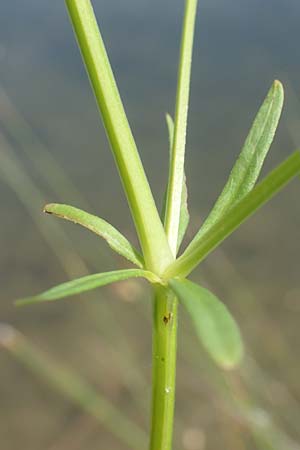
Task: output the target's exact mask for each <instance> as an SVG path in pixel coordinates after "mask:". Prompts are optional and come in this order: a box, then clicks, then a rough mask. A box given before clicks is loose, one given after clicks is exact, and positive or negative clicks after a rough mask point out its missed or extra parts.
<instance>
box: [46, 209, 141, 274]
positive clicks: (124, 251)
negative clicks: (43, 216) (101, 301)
mask: <svg viewBox="0 0 300 450" xmlns="http://www.w3.org/2000/svg"><path fill="white" fill-rule="evenodd" d="M44 212H46V213H48V214H54V215H55V216H57V217H60V218H62V219H66V220H70V221H71V222H74V223H78V224H79V225H82V226H83V227H85V228H87V229H88V230H90V231H93V233H96V234H98V236H101V237H102V238H103V239H105V240H106V242H107V243H108V245H109V246H110V247H111V248H112V249H113V250H114V251H115V252H117V253H119V255H122V256H124V258H126V259H128V260H129V261H131V262H132V263H133V264H135V265H137V266H138V267H140V268H143V267H144V261H143V257H142V255H141V254H140V253H139V252H138V251H137V250H136V249H135V248H134V246H133V245H131V243H130V242H129V241H128V240H127V239H126V238H125V237H124V236H123V235H122V234H121V233H120V232H119V231H118V230H117V229H116V228H114V227H113V226H112V225H110V223H108V222H106V221H105V220H103V219H100V217H97V216H94V215H92V214H89V213H87V212H85V211H82V210H81V209H78V208H74V207H73V206H69V205H62V204H58V203H50V204H49V205H46V206H45V208H44Z"/></svg>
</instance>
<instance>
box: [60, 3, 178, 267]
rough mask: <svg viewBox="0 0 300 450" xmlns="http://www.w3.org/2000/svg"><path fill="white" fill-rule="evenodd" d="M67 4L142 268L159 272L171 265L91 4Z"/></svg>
mask: <svg viewBox="0 0 300 450" xmlns="http://www.w3.org/2000/svg"><path fill="white" fill-rule="evenodd" d="M65 1H66V6H67V9H68V12H69V15H70V19H71V22H72V25H73V28H74V32H75V35H76V38H77V41H78V45H79V48H80V51H81V54H82V58H83V60H84V62H85V66H86V69H87V72H88V75H89V78H90V81H91V85H92V87H93V91H94V94H95V97H96V101H97V104H98V106H99V109H100V112H101V116H102V119H103V123H104V126H105V129H106V133H107V136H108V139H109V142H110V145H111V148H112V152H113V155H114V158H115V161H116V164H117V167H118V170H119V173H120V177H121V180H122V183H123V186H124V190H125V193H126V196H127V200H128V203H129V206H130V210H131V214H132V217H133V220H134V223H135V227H136V230H137V233H138V236H139V240H140V243H141V246H142V249H143V255H144V258H145V262H146V266H147V268H148V269H150V270H152V271H154V272H156V273H157V274H160V273H162V272H163V270H164V269H165V268H166V267H167V266H168V265H169V264H170V263H171V262H172V259H173V258H172V254H171V251H170V248H169V245H168V241H167V237H166V234H165V232H164V228H163V225H162V223H161V220H160V217H159V214H158V211H157V208H156V205H155V202H154V199H153V196H152V192H151V189H150V186H149V183H148V180H147V177H146V174H145V171H144V168H143V165H142V162H141V159H140V156H139V153H138V150H137V147H136V143H135V140H134V137H133V135H132V132H131V129H130V125H129V123H128V120H127V117H126V113H125V110H124V107H123V103H122V100H121V97H120V94H119V91H118V88H117V84H116V81H115V77H114V74H113V71H112V68H111V65H110V62H109V59H108V56H107V53H106V49H105V46H104V42H103V39H102V36H101V33H100V30H99V27H98V24H97V20H96V17H95V14H94V10H93V7H92V4H91V1H90V0H65Z"/></svg>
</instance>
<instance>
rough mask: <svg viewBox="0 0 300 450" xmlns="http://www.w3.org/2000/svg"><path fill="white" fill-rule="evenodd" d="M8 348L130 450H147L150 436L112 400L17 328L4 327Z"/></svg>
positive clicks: (2, 340) (0, 330) (1, 338)
mask: <svg viewBox="0 0 300 450" xmlns="http://www.w3.org/2000/svg"><path fill="white" fill-rule="evenodd" d="M1 347H4V348H5V349H6V350H7V351H9V352H10V353H11V354H12V355H13V356H14V357H15V358H16V359H17V360H18V361H20V362H21V363H22V364H23V365H24V366H25V367H27V368H28V369H29V370H30V371H32V372H33V373H34V374H35V375H37V376H38V377H39V378H40V379H41V380H42V381H44V382H46V383H48V384H49V385H50V386H51V387H52V388H53V389H54V390H55V391H57V392H58V393H60V394H62V395H64V396H65V397H67V398H68V399H70V400H71V401H72V402H74V403H75V404H77V405H78V406H79V407H80V408H81V409H82V410H83V411H86V412H87V413H88V414H90V415H91V416H93V417H94V418H95V419H96V420H98V421H99V423H100V424H101V425H102V426H104V427H105V428H106V429H107V430H108V431H109V432H111V433H112V435H113V436H116V437H117V438H118V439H119V440H120V442H122V443H123V444H124V445H125V446H126V447H127V446H128V447H129V448H131V449H134V450H141V449H145V448H146V445H145V443H146V442H147V435H146V433H144V431H143V430H142V429H140V428H139V427H138V425H136V424H135V423H134V422H133V421H131V420H130V419H129V418H127V417H126V415H123V414H122V412H121V411H120V410H119V408H116V407H115V406H114V405H113V404H112V403H111V402H110V401H109V399H106V398H105V397H104V396H102V395H101V394H100V393H99V392H97V390H96V389H95V388H94V387H93V386H91V385H90V384H88V383H87V381H85V380H84V379H83V378H81V377H80V376H78V375H77V374H75V373H74V372H73V371H71V370H70V369H68V368H66V367H64V366H63V365H62V364H61V363H59V364H58V363H57V362H56V361H54V360H53V359H50V358H49V356H47V355H46V354H45V353H43V352H41V351H40V350H39V349H38V348H36V347H35V346H34V345H33V344H32V343H31V342H30V341H29V340H28V339H26V338H25V337H24V336H23V335H22V334H21V333H19V332H18V331H16V330H15V329H14V328H13V327H11V326H9V325H6V324H0V348H1Z"/></svg>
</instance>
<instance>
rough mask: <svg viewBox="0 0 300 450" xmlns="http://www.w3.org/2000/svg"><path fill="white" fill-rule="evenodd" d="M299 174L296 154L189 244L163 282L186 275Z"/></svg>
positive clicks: (299, 161) (299, 167) (297, 153)
mask: <svg viewBox="0 0 300 450" xmlns="http://www.w3.org/2000/svg"><path fill="white" fill-rule="evenodd" d="M299 174H300V153H299V151H296V152H294V153H293V154H292V155H291V156H290V157H289V158H287V159H286V160H285V161H284V162H283V163H281V164H280V165H279V166H278V167H276V168H275V169H274V170H273V171H272V172H271V173H270V174H269V175H268V176H267V177H266V178H265V179H264V180H263V181H261V182H260V183H259V184H258V185H257V186H256V187H255V188H254V189H253V190H252V191H251V192H249V194H247V195H246V196H245V197H244V198H243V199H242V200H241V201H240V202H239V203H238V204H237V205H236V206H234V207H233V208H231V209H230V210H229V211H228V213H226V214H225V215H224V216H223V217H222V220H221V221H219V222H217V223H216V224H215V225H213V226H212V227H211V228H210V229H209V230H208V231H207V232H206V233H205V234H204V235H203V236H202V237H201V239H200V240H199V241H198V242H195V243H191V244H190V245H189V246H188V247H187V249H186V250H185V252H184V253H183V254H182V255H181V256H180V258H178V259H177V260H176V261H175V262H174V263H173V264H171V265H170V267H169V268H168V269H167V270H166V272H165V273H164V275H163V277H164V279H169V278H173V277H175V276H186V275H188V274H189V273H190V272H191V271H192V270H193V269H194V268H195V267H196V266H197V265H198V264H199V263H200V262H201V261H202V260H203V259H204V258H205V257H206V256H207V255H208V254H209V253H210V252H212V251H213V250H214V249H215V248H216V247H217V246H218V245H220V243H221V242H222V241H223V240H224V239H225V238H226V237H227V236H229V235H230V234H231V233H232V232H233V231H234V230H235V229H236V228H238V227H239V225H241V224H242V223H243V222H244V221H245V220H246V219H247V218H248V217H249V216H251V215H252V214H253V213H254V212H255V211H256V210H257V209H258V208H260V207H261V206H262V205H264V204H265V203H266V202H267V201H268V200H270V199H271V198H272V197H273V196H274V195H275V194H276V193H277V192H278V191H280V190H281V189H282V188H283V187H284V186H285V185H286V184H287V183H288V182H289V181H290V180H292V179H293V178H294V177H295V176H297V175H299Z"/></svg>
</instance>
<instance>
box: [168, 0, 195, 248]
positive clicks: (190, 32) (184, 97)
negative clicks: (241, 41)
mask: <svg viewBox="0 0 300 450" xmlns="http://www.w3.org/2000/svg"><path fill="white" fill-rule="evenodd" d="M197 4H198V0H186V3H185V12H184V21H183V28H182V37H181V48H180V59H179V66H178V82H177V93H176V109H175V120H174V137H173V145H172V152H171V155H172V156H171V162H170V163H171V164H170V172H169V181H168V190H167V201H166V215H165V229H166V233H167V236H168V240H169V245H170V247H171V250H172V252H173V255H174V256H175V255H176V251H177V240H178V229H179V220H180V210H181V197H182V185H183V177H184V158H185V142H186V127H187V116H188V104H189V93H190V80H191V65H192V53H193V42H194V30H195V19H196V12H197Z"/></svg>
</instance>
